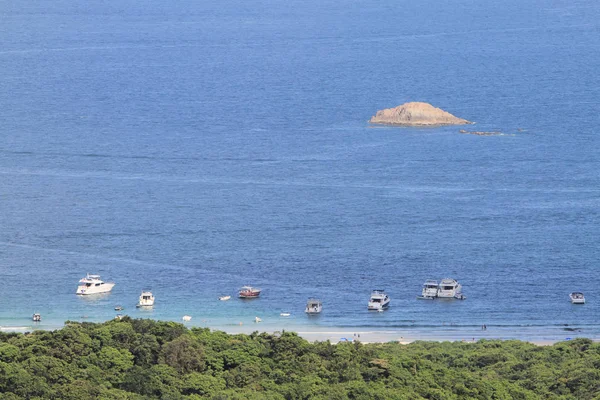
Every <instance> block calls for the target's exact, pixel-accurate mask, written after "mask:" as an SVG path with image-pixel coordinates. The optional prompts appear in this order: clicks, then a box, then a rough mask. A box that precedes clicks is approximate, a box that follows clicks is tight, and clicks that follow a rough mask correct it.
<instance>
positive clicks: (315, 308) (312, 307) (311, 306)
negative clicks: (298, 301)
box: [304, 298, 323, 315]
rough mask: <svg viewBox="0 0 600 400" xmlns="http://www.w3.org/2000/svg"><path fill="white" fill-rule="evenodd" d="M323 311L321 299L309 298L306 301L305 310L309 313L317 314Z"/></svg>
mask: <svg viewBox="0 0 600 400" xmlns="http://www.w3.org/2000/svg"><path fill="white" fill-rule="evenodd" d="M321 311H323V303H321V300H318V299H312V298H311V299H308V301H307V302H306V309H305V310H304V312H305V313H307V314H308V315H316V314H320V313H321Z"/></svg>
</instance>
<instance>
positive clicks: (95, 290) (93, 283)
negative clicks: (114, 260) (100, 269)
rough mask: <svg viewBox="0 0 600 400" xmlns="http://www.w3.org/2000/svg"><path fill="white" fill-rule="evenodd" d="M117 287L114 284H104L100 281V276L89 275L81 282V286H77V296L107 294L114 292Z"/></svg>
mask: <svg viewBox="0 0 600 400" xmlns="http://www.w3.org/2000/svg"><path fill="white" fill-rule="evenodd" d="M114 286H115V283H114V282H104V281H103V280H101V279H100V275H90V274H87V275H86V276H85V278H81V279H80V280H79V286H77V294H80V295H89V294H99V293H107V292H110V291H111V290H112V288H113V287H114Z"/></svg>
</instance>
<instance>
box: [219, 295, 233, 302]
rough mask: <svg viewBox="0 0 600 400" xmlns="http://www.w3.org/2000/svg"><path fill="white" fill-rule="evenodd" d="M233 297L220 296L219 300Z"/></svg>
mask: <svg viewBox="0 0 600 400" xmlns="http://www.w3.org/2000/svg"><path fill="white" fill-rule="evenodd" d="M230 298H231V296H219V300H221V301H227V300H229V299H230Z"/></svg>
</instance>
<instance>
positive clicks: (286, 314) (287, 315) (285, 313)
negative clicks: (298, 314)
mask: <svg viewBox="0 0 600 400" xmlns="http://www.w3.org/2000/svg"><path fill="white" fill-rule="evenodd" d="M279 315H280V316H281V317H289V316H290V315H292V314H291V313H289V312H282V313H281V314H279Z"/></svg>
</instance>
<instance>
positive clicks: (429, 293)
mask: <svg viewBox="0 0 600 400" xmlns="http://www.w3.org/2000/svg"><path fill="white" fill-rule="evenodd" d="M438 287H439V286H438V282H437V281H434V280H432V279H429V280H427V281H425V283H424V284H423V289H422V290H421V295H420V296H417V299H419V300H433V299H435V298H436V297H437V295H438Z"/></svg>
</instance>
